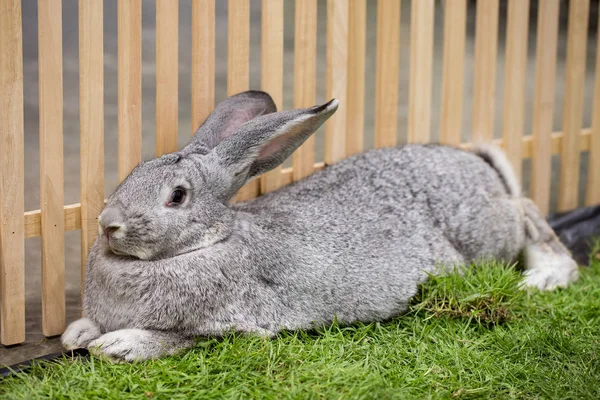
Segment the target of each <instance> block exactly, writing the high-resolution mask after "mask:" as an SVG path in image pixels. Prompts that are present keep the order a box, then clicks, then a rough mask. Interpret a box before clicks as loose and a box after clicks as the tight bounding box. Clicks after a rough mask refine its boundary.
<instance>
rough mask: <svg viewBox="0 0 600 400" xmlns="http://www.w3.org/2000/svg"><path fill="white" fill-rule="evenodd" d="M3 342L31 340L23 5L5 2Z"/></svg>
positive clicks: (1, 10)
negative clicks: (28, 327)
mask: <svg viewBox="0 0 600 400" xmlns="http://www.w3.org/2000/svg"><path fill="white" fill-rule="evenodd" d="M0 92H1V93H2V95H0V121H2V123H1V124H0V143H2V157H0V275H1V277H2V279H0V342H2V344H3V345H11V344H17V343H21V342H23V341H25V240H24V235H25V221H24V212H25V209H24V208H25V206H24V193H23V188H24V175H23V170H24V142H23V136H24V135H23V49H22V24H21V1H20V0H3V1H0Z"/></svg>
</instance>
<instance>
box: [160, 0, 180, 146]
mask: <svg viewBox="0 0 600 400" xmlns="http://www.w3.org/2000/svg"><path fill="white" fill-rule="evenodd" d="M178 28H179V0H156V156H157V157H159V156H161V155H163V154H165V153H172V152H174V151H177V129H178V125H179V120H178V118H179V116H178V84H179V79H178V74H179V71H178V55H179V53H178Z"/></svg>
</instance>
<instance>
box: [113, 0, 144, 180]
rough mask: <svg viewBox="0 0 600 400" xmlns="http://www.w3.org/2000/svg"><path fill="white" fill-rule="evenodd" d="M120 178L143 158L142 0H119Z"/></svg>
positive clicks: (123, 177) (125, 175)
mask: <svg viewBox="0 0 600 400" xmlns="http://www.w3.org/2000/svg"><path fill="white" fill-rule="evenodd" d="M118 7H119V8H118V56H119V58H118V87H119V98H118V108H119V111H118V113H119V118H118V123H119V148H118V152H119V182H120V181H122V180H123V179H125V177H127V175H129V173H130V172H131V171H132V170H133V168H134V167H135V166H136V165H138V164H139V163H140V162H141V161H142V0H119V4H118Z"/></svg>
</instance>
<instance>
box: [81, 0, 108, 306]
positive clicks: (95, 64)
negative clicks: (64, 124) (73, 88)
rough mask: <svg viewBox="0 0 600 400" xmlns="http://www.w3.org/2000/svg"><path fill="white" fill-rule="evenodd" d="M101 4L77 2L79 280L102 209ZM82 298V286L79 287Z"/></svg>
mask: <svg viewBox="0 0 600 400" xmlns="http://www.w3.org/2000/svg"><path fill="white" fill-rule="evenodd" d="M102 21H103V5H102V1H87V0H80V1H79V110H80V111H79V112H80V116H81V118H80V125H81V127H80V129H81V132H80V142H81V144H80V146H81V150H80V163H81V171H80V181H81V219H80V223H81V279H82V282H83V280H84V279H85V262H86V259H87V254H88V252H89V250H90V249H91V247H92V245H93V244H94V240H96V236H97V235H98V215H100V212H101V211H102V208H103V207H104V49H103V35H102V32H103V23H102ZM81 290H82V295H83V285H81Z"/></svg>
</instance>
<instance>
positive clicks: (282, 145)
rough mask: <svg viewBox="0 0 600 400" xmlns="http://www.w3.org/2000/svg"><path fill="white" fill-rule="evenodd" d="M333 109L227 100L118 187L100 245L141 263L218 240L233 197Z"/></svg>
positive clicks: (228, 225)
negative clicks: (186, 140) (178, 144)
mask: <svg viewBox="0 0 600 400" xmlns="http://www.w3.org/2000/svg"><path fill="white" fill-rule="evenodd" d="M337 105H338V102H337V100H332V101H330V102H328V103H327V104H324V105H321V106H315V107H312V108H307V109H301V110H292V111H284V112H275V111H276V107H275V104H274V103H273V100H272V99H271V97H270V96H269V95H268V94H267V93H264V92H259V91H249V92H244V93H240V94H238V95H235V96H232V97H230V98H228V99H227V100H225V101H224V102H222V103H220V104H219V105H218V106H217V107H216V108H215V110H214V111H213V112H212V114H211V115H210V116H209V117H208V118H207V119H206V121H205V122H204V123H203V124H202V126H201V127H200V128H199V129H198V131H197V132H196V134H195V135H194V138H193V139H192V141H191V142H190V144H188V145H187V146H186V147H185V148H184V149H182V150H181V151H179V152H176V153H171V154H166V155H163V156H162V157H159V158H156V159H153V160H150V161H146V162H143V163H141V164H140V165H138V166H137V167H136V168H135V169H134V170H133V171H132V172H131V174H130V175H129V176H128V177H127V178H126V179H125V180H123V182H121V184H120V185H119V186H118V187H117V189H116V190H115V192H114V193H113V194H112V195H111V196H110V197H109V199H108V202H107V204H106V207H105V208H104V210H103V211H102V213H101V214H100V217H99V233H100V236H101V237H100V240H101V241H102V242H103V243H104V245H105V246H107V248H109V249H110V250H112V251H113V252H114V253H115V254H118V255H123V256H130V257H136V258H140V259H144V260H148V259H157V258H166V257H172V256H176V255H178V254H182V253H186V252H189V251H193V250H197V249H200V248H203V247H207V246H210V245H211V244H214V243H217V242H219V241H221V240H224V239H225V238H226V237H227V236H229V234H230V233H231V231H232V229H233V225H234V218H235V215H234V212H233V211H232V210H230V209H229V207H228V202H229V200H230V199H231V198H232V197H233V195H234V194H235V193H236V192H237V190H238V189H239V188H241V187H242V186H243V185H244V184H245V183H246V182H248V181H249V180H251V179H252V178H255V177H257V176H258V175H260V174H262V173H264V172H267V171H269V170H271V169H273V168H275V167H276V166H278V165H280V164H281V163H282V162H283V161H284V160H285V159H286V158H287V157H288V156H290V155H291V154H292V152H293V151H294V150H295V149H296V148H298V147H299V146H300V145H301V144H302V143H303V142H304V141H305V140H306V139H307V138H308V137H309V136H310V135H311V134H312V133H313V132H314V131H315V130H316V129H317V128H318V127H319V126H320V125H321V124H323V122H325V120H327V118H329V117H330V116H331V115H332V114H333V113H334V112H335V110H336V109H337Z"/></svg>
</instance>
